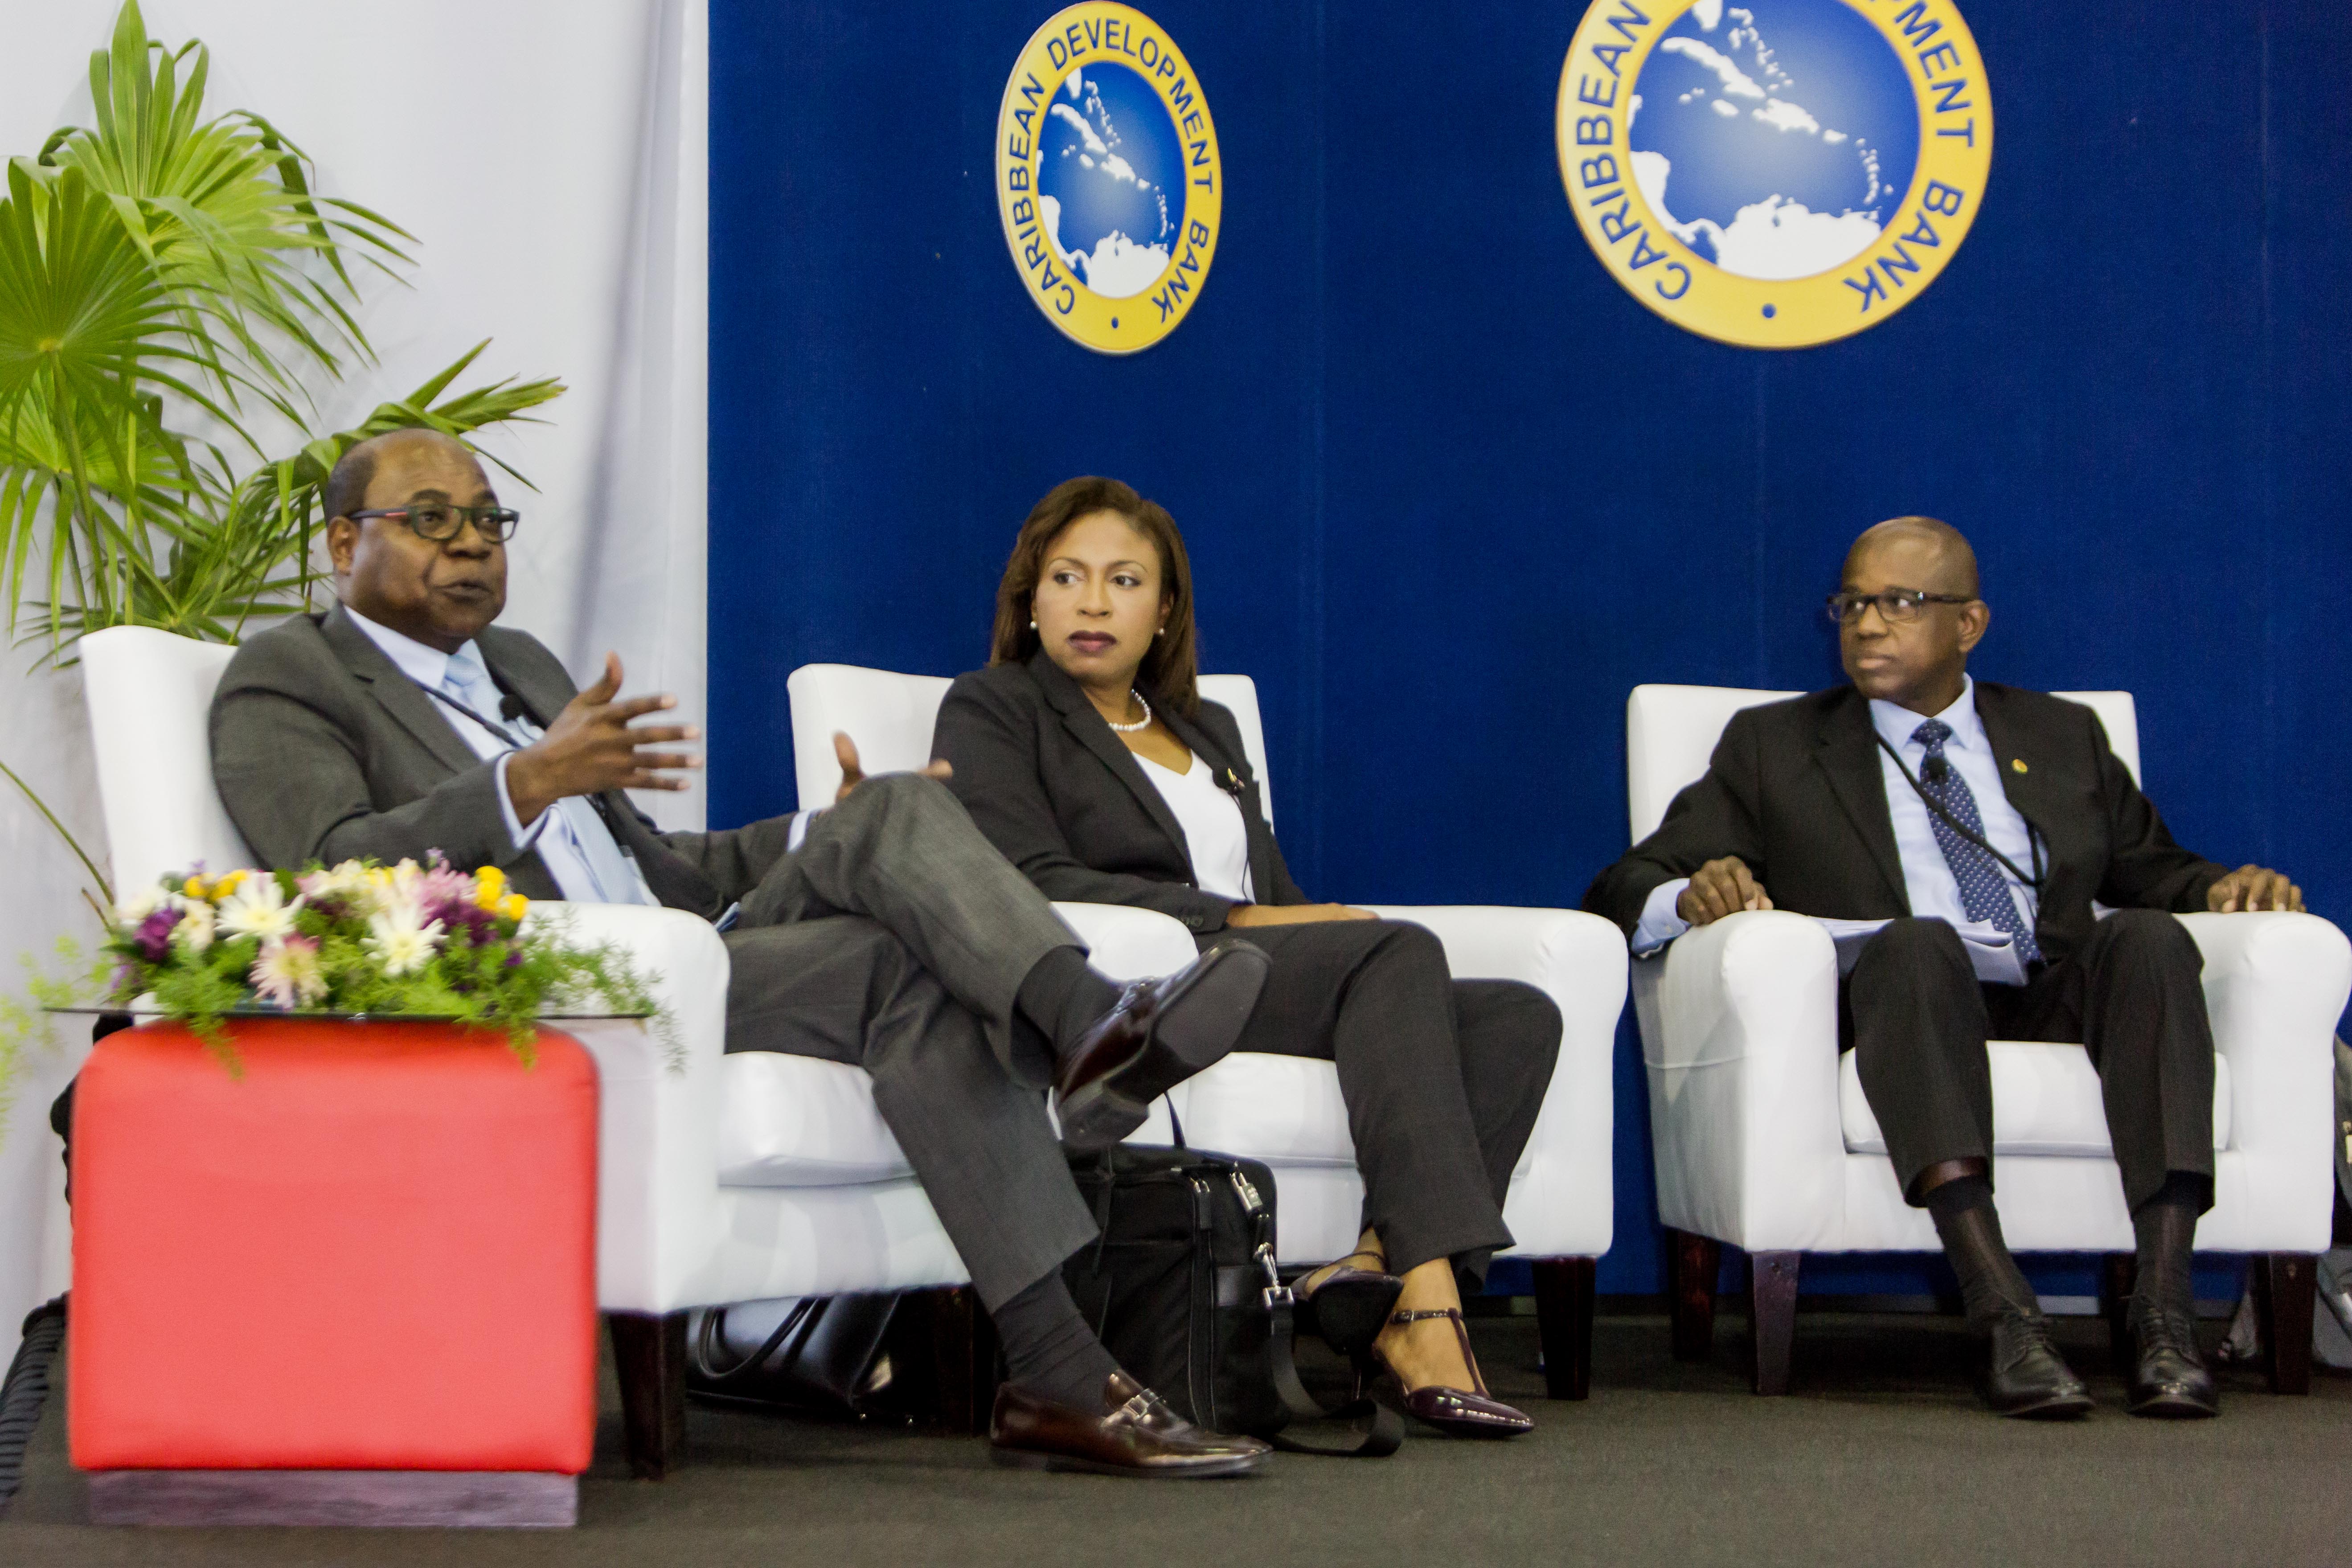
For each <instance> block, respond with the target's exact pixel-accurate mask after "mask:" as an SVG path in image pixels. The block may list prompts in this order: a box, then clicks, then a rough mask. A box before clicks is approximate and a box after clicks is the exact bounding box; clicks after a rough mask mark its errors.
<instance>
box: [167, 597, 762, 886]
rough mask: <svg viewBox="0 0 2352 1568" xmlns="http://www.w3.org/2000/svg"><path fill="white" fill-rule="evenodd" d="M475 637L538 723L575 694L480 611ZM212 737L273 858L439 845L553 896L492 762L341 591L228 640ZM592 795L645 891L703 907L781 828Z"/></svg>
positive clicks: (405, 854) (740, 881)
mask: <svg viewBox="0 0 2352 1568" xmlns="http://www.w3.org/2000/svg"><path fill="white" fill-rule="evenodd" d="M475 646H477V647H479V648H480V649H481V652H482V658H483V662H485V663H486V664H488V666H489V668H490V674H491V676H492V678H493V679H496V680H497V681H498V683H499V689H501V690H504V691H506V692H508V693H509V694H510V695H512V696H514V697H517V698H520V700H521V701H522V705H523V710H524V711H526V712H528V713H529V714H530V717H531V718H532V719H533V720H534V721H537V722H538V723H539V724H540V725H541V727H542V728H544V727H545V726H546V725H548V724H549V723H551V722H552V721H553V720H554V718H555V716H556V715H557V714H558V713H560V712H562V710H563V705H564V704H565V703H567V702H569V701H571V700H572V697H573V696H574V695H576V693H577V688H575V687H574V686H573V685H572V678H571V677H570V676H568V675H566V674H565V673H564V670H563V666H562V664H561V663H559V662H558V661H557V659H556V658H555V656H554V655H553V654H552V653H550V652H549V651H548V649H547V647H545V645H543V644H541V642H540V641H539V640H538V639H537V638H536V637H531V636H530V634H529V633H527V632H518V631H509V630H506V629H504V628H502V627H499V626H491V627H488V628H487V629H485V630H484V631H483V633H482V635H481V636H480V637H477V638H476V639H475ZM493 717H495V715H493ZM212 742H213V782H214V784H215V785H216V786H217V787H218V788H219V790H220V796H221V803H222V804H223V805H226V806H227V807H228V814H229V817H230V819H231V820H233V821H234V822H235V823H236V826H237V831H239V832H240V833H242V834H244V835H245V839H246V842H247V844H250V845H251V846H253V848H254V851H255V853H257V854H258V855H259V856H260V857H261V858H262V859H263V860H265V861H267V862H268V864H269V865H270V866H271V867H273V868H295V867H299V866H301V865H302V864H304V863H305V862H307V861H310V860H323V861H326V862H327V863H328V864H330V865H332V864H334V863H335V862H337V861H339V860H345V859H351V858H373V859H378V860H385V861H396V860H400V859H403V858H416V859H422V858H424V857H425V854H426V852H427V851H429V850H434V849H438V850H440V851H441V852H442V853H443V854H444V855H446V856H447V857H448V858H449V861H450V863H451V864H452V865H454V866H457V868H460V869H461V870H471V869H472V868H475V867H477V866H484V865H489V866H497V867H499V868H501V869H503V870H504V871H505V872H506V873H507V875H508V877H509V879H511V880H512V881H513V883H514V886H515V888H516V889H517V890H519V891H520V892H521V893H523V894H524V895H525V896H526V897H529V898H533V899H561V898H562V896H563V893H562V889H559V888H557V887H556V885H555V879H554V878H553V877H551V876H550V875H549V874H548V870H547V868H546V866H545V865H544V864H543V863H542V862H541V860H540V858H539V856H538V855H537V854H536V853H535V852H533V851H531V850H527V849H517V848H516V847H515V846H514V843H513V841H512V840H511V839H510V838H509V837H508V836H507V830H506V818H505V815H504V813H503V812H501V811H500V809H499V793H498V781H497V778H496V776H495V770H494V768H493V766H492V764H491V763H486V762H484V761H482V760H481V759H480V758H478V757H477V756H476V755H475V754H474V749H473V748H472V747H471V746H468V745H467V743H466V742H465V739H464V738H463V737H462V736H460V735H459V734H458V733H457V730H456V728H455V727H454V726H453V725H452V724H451V723H450V721H449V720H448V718H447V716H446V713H445V711H444V710H443V708H442V705H441V704H440V703H439V702H437V701H436V700H434V699H432V698H430V697H427V696H426V695H425V692H424V689H422V688H420V687H419V686H418V685H417V684H416V683H415V681H413V680H411V679H408V677H407V676H405V675H404V674H402V673H401V670H400V667H399V666H397V665H395V664H394V663H393V662H392V660H391V659H389V658H385V657H384V654H383V649H381V648H379V647H376V646H375V644H374V643H373V642H372V641H371V640H369V638H368V635H367V634H366V633H365V632H363V631H362V630H361V629H360V628H359V627H358V626H355V625H353V624H352V619H351V617H350V616H347V615H345V614H344V613H343V610H342V607H341V605H337V606H336V607H335V608H334V609H331V610H330V611H328V612H327V613H326V614H325V615H324V616H287V617H286V618H285V619H284V620H282V621H279V622H278V624H277V625H275V626H270V627H268V629H267V630H265V631H261V632H258V633H256V634H255V635H254V636H253V637H250V638H248V639H247V642H246V643H245V646H244V647H240V648H238V649H237V650H236V658H232V659H230V660H229V665H228V669H227V671H226V673H225V674H224V675H223V676H222V677H221V683H220V689H219V690H218V691H217V692H216V693H215V695H214V698H213V710H212ZM601 798H602V800H603V802H604V816H605V820H606V821H607V822H608V823H610V824H611V825H612V826H613V830H614V836H615V837H618V838H619V839H620V841H621V843H622V845H623V846H624V847H625V848H627V849H628V850H629V851H630V853H632V854H634V855H635V857H636V858H637V866H638V868H639V869H641V870H642V871H644V873H645V877H646V883H647V884H648V885H649V886H650V887H651V888H652V889H653V891H654V896H655V897H656V898H658V899H659V900H661V901H662V902H663V903H665V904H667V905H669V906H670V907H671V908H673V909H681V910H691V911H692V912H694V913H696V914H698V915H702V916H704V917H706V918H710V917H715V916H717V915H718V914H719V911H720V910H723V909H725V908H726V906H727V905H728V904H729V903H730V902H732V901H733V900H736V899H739V898H740V897H742V896H743V894H744V893H745V892H746V891H748V890H749V889H750V888H751V885H752V883H753V882H754V881H756V880H757V874H758V872H759V871H760V870H761V869H762V868H765V867H766V866H768V865H770V864H772V863H773V861H774V860H775V858H777V856H778V855H780V854H781V853H782V847H783V844H784V842H785V839H786V837H788V836H789V834H790V832H791V826H790V824H791V819H790V818H788V817H782V818H775V819H772V820H771V821H767V822H758V823H753V824H752V825H751V826H748V827H742V828H737V829H735V830H733V831H731V832H726V833H668V834H665V833H661V832H659V831H657V830H656V828H655V826H654V825H653V823H652V822H651V821H650V820H648V819H647V818H646V816H644V815H643V814H641V813H640V812H638V811H637V810H636V808H635V806H634V805H631V804H630V802H629V798H628V796H627V795H624V794H622V793H621V792H619V791H617V790H615V791H613V792H612V793H610V794H607V795H604V796H603V797H601Z"/></svg>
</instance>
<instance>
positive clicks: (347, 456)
mask: <svg viewBox="0 0 2352 1568" xmlns="http://www.w3.org/2000/svg"><path fill="white" fill-rule="evenodd" d="M427 451H430V452H434V453H436V454H438V455H440V456H443V457H446V458H453V459H454V460H456V461H458V462H462V463H467V464H471V465H472V466H473V468H474V470H475V471H476V472H477V473H479V472H480V471H481V466H480V464H478V463H476V462H475V460H474V454H473V453H472V452H470V451H468V450H467V448H466V444H465V443H464V442H463V441H460V440H458V439H457V437H454V436H445V435H443V434H442V433H441V432H440V431H438V430H426V429H421V428H420V429H410V430H387V431H385V432H384V433H383V435H381V436H371V437H368V438H367V439H366V440H364V441H362V442H360V443H359V444H358V445H357V446H355V447H352V449H351V450H350V451H348V452H345V453H344V454H343V455H342V456H341V458H337V459H336V461H335V467H334V469H333V471H332V472H331V473H329V474H328V476H327V483H326V487H325V489H324V490H323V491H322V492H321V493H320V500H322V501H323V502H325V508H324V510H325V514H326V515H327V516H328V517H330V518H337V517H349V516H351V515H352V513H353V512H355V511H359V510H362V509H364V508H365V507H366V506H367V504H368V500H367V492H368V485H369V483H370V482H371V481H372V480H373V479H374V478H375V471H376V468H377V466H378V465H379V464H380V463H382V462H383V461H384V460H385V459H387V458H394V457H396V456H398V455H399V454H401V453H404V452H417V453H423V452H427Z"/></svg>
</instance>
